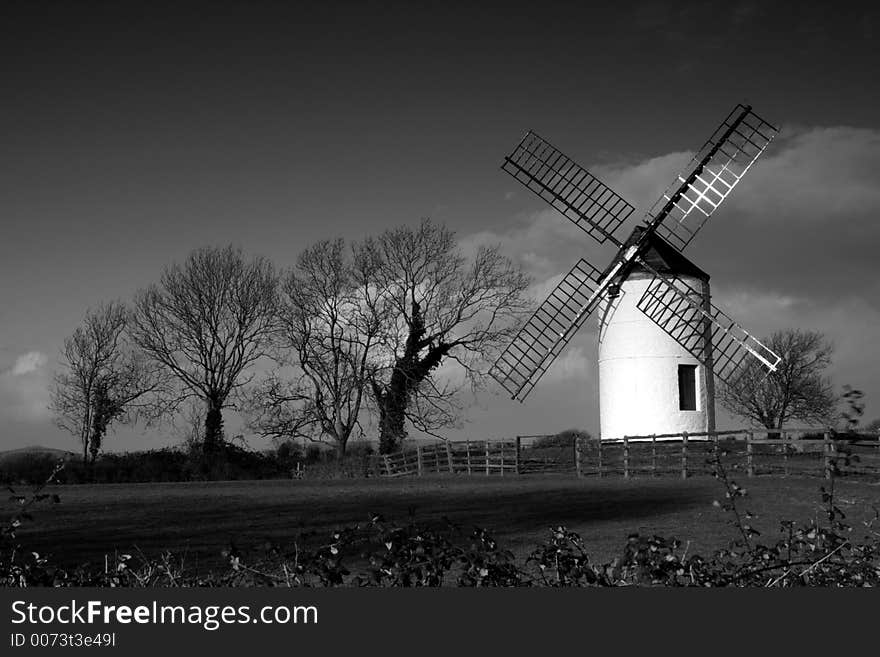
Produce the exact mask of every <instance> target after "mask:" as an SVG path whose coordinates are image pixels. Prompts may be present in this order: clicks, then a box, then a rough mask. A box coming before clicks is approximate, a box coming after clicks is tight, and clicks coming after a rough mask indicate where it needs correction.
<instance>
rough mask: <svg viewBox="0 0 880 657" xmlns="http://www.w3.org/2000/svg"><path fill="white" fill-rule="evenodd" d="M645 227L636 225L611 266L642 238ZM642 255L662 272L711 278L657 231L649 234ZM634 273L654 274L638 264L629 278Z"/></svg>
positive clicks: (638, 274)
mask: <svg viewBox="0 0 880 657" xmlns="http://www.w3.org/2000/svg"><path fill="white" fill-rule="evenodd" d="M645 229H646V228H645V226H636V227H635V228H634V229H633V232H632V234H631V235H630V236H629V238H628V239H627V240H626V242H624V244H623V246H621V247H620V251H619V252H618V254H617V257H616V258H615V260H614V261H613V262H612V265H611V266H613V265H614V262H617V259H619V258H620V257H622V256H623V253H624V252H625V251H626V250H627V249H628V248H629V247H631V246H633V245H634V244H635V243H636V242H638V241H639V240H640V239H641V238H642V235H643V233H644V232H645ZM641 257H642V259H643V260H644V261H645V262H647V263H648V265H650V266H651V267H653V268H654V269H655V270H656V271H658V272H660V273H661V274H669V275H676V276H688V277H692V278H696V279H699V280H701V281H708V280H709V274H707V273H706V272H704V271H703V270H702V269H700V268H699V267H697V266H696V265H695V264H694V263H692V262H691V261H690V260H688V259H687V258H686V257H685V256H684V255H683V254H682V253H681V251H679V250H678V249H676V248H675V247H674V246H672V245H671V244H669V242H667V241H666V240H664V239H663V238H662V237H660V236H659V235H657V233H656V232H655V231H652V232H651V234H650V235H649V236H648V242H647V245H646V246H645V247H644V248H643V249H642V253H641ZM610 269H611V267H609V269H608V270H607V271H610ZM634 275H635V276H636V277H637V278H641V277H642V276H644V275H650V276H653V274H651V272H649V271H648V270H647V269H645V268H644V267H642V266H641V265H638V264H636V265H634V266H633V267H632V269H631V270H630V273H629V274H628V276H627V278H629V277H632V276H634Z"/></svg>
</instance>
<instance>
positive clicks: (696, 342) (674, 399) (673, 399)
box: [490, 105, 780, 439]
mask: <svg viewBox="0 0 880 657" xmlns="http://www.w3.org/2000/svg"><path fill="white" fill-rule="evenodd" d="M776 133H777V130H776V128H774V127H773V126H772V125H770V124H769V123H767V122H766V121H764V120H763V119H761V118H760V117H758V116H757V115H756V114H755V113H754V112H752V109H751V107H749V106H743V105H737V107H736V108H734V110H733V111H732V112H731V113H730V114H729V115H728V117H727V118H726V119H725V120H724V122H723V123H722V124H721V125H720V126H719V127H718V129H717V130H716V131H715V132H714V133H713V134H712V136H711V137H710V138H709V140H708V141H707V142H706V143H705V144H704V145H703V147H702V148H701V149H700V150H699V151H698V152H697V154H696V156H695V157H694V158H693V160H691V162H690V163H689V165H688V166H687V168H686V169H685V170H684V171H683V172H682V173H681V174H679V175H678V176H677V177H676V179H675V180H674V181H673V183H672V185H670V187H669V188H668V189H667V190H666V192H664V194H663V195H662V196H661V197H660V199H659V200H658V201H657V202H656V203H655V204H654V205H653V206H652V207H651V208H650V209H649V210H648V211H647V213H646V215H645V223H644V225H639V226H636V227H635V229H634V230H633V231H632V233H631V234H630V235H629V237H628V238H627V239H626V240H623V241H622V240H621V239H619V237H617V236H616V235H615V234H616V233H617V231H618V229H619V228H620V227H621V225H622V224H623V222H624V221H625V220H626V219H627V218H628V217H629V216H630V214H632V212H633V207H632V206H631V205H630V204H629V203H627V202H626V201H624V200H623V199H622V198H621V197H620V196H618V195H617V194H615V193H614V192H613V191H612V190H611V189H609V188H608V187H607V186H605V185H604V184H602V183H601V182H600V181H599V180H598V179H596V178H595V177H594V176H593V175H591V174H590V173H589V172H588V171H586V170H585V169H583V168H582V167H580V166H579V165H578V164H577V163H575V162H574V161H572V160H571V159H569V158H568V157H566V156H565V155H563V154H562V153H561V152H560V151H559V150H558V149H556V148H555V147H554V146H553V145H551V144H550V143H549V142H547V141H545V140H544V139H542V138H541V137H539V136H538V135H536V134H535V133H534V132H529V133H527V134H526V136H525V137H524V138H523V139H522V141H521V142H520V143H519V145H518V146H517V147H516V149H514V151H513V153H511V155H509V156H508V157H506V158H505V160H504V163H503V164H502V167H501V168H502V169H503V170H504V171H506V172H507V173H509V174H511V175H512V176H513V177H515V178H516V179H517V180H519V181H520V182H521V183H523V184H524V185H525V186H526V187H527V188H528V189H530V190H531V191H533V192H534V193H536V194H537V195H538V196H540V197H541V198H543V199H545V200H546V201H548V202H549V203H550V204H551V205H552V206H553V207H554V208H556V209H557V210H559V211H560V212H561V213H562V214H564V215H565V216H566V217H567V218H568V219H570V220H571V221H573V222H574V223H575V225H577V226H578V227H579V228H581V229H583V230H584V231H585V232H586V233H587V234H588V235H590V236H591V237H593V238H594V239H596V240H597V241H598V242H599V243H600V244H601V243H604V242H606V241H608V242H611V243H612V244H614V245H615V246H616V247H617V249H618V250H617V253H616V255H615V256H614V257H613V258H612V260H611V262H610V264H609V265H608V266H607V267H606V268H605V269H604V270H603V271H600V270H599V269H597V268H596V267H594V266H593V265H591V264H590V263H589V262H587V261H586V260H584V259H581V260H580V261H578V263H577V264H575V266H574V267H573V268H572V269H571V271H570V272H568V274H566V275H565V277H564V278H563V279H562V281H561V282H560V283H559V285H558V286H557V287H556V288H555V289H554V290H553V291H552V292H551V293H550V295H549V296H548V297H547V298H546V299H545V300H544V302H543V303H542V304H541V305H540V306H539V307H538V309H537V311H535V313H534V314H533V315H532V317H531V318H530V319H529V321H528V322H527V323H526V324H525V326H524V327H523V328H522V330H521V331H520V332H519V334H517V336H516V337H515V338H514V340H513V341H512V342H511V343H510V345H508V347H507V349H505V350H504V352H503V353H502V354H501V356H500V357H499V358H498V360H497V361H496V362H495V364H494V366H493V367H492V369H491V371H490V373H491V374H492V376H493V377H494V378H495V379H496V380H497V381H498V382H499V383H501V385H502V386H503V387H504V388H505V389H506V390H507V391H508V392H509V393H510V394H511V397H512V398H513V399H517V400H519V401H523V400H524V399H525V398H526V396H527V395H528V394H529V393H530V392H531V391H532V389H533V388H534V386H535V384H536V383H537V382H538V380H539V379H540V378H541V376H543V374H544V372H546V371H547V369H548V368H549V367H550V365H551V363H552V362H553V361H554V360H555V358H556V356H558V355H559V353H560V352H561V351H562V349H563V348H564V347H565V345H566V344H568V342H569V341H570V340H571V338H572V336H573V335H574V333H575V332H576V331H577V330H578V328H580V327H581V326H582V325H583V323H584V321H586V319H587V317H589V316H590V315H591V314H592V313H593V311H594V310H597V309H598V311H599V312H598V320H599V390H600V393H599V414H600V423H601V437H602V438H603V439H615V438H621V437H623V436H627V435H629V436H632V435H645V434H654V433H658V434H659V433H681V432H684V431H687V432H703V431H712V430H714V428H715V426H714V423H715V397H714V388H715V380H716V379H717V380H720V381H722V382H726V383H730V382H731V381H733V380H734V379H735V378H736V377H737V376H739V375H740V373H741V372H742V371H743V370H744V369H745V368H746V367H747V366H748V362H747V357H748V355H751V356H753V357H754V358H756V359H757V361H758V362H760V363H761V364H762V365H763V366H764V367H766V368H767V369H768V370H769V371H775V369H776V366H777V365H778V363H779V361H780V357H779V356H778V355H776V354H775V353H773V352H772V351H770V350H769V349H768V348H767V347H765V346H764V345H763V344H761V343H760V342H759V341H758V340H756V339H755V338H754V337H752V336H751V335H750V334H749V333H748V332H747V331H745V330H744V329H742V328H741V327H740V326H739V325H738V324H736V323H735V322H733V320H731V319H730V318H729V317H728V316H727V315H726V314H724V313H723V312H722V311H721V310H719V309H718V308H717V307H716V306H714V305H713V304H712V303H711V300H710V293H709V276H708V274H706V273H705V272H703V271H702V270H701V269H699V268H698V267H697V266H696V265H694V264H693V263H692V262H691V261H690V260H688V259H687V258H686V257H685V256H684V255H683V254H682V251H683V250H684V248H685V247H686V246H687V245H688V244H690V242H691V240H692V239H693V238H694V236H695V235H696V233H697V232H698V231H699V230H700V228H702V226H703V224H705V222H706V220H707V219H708V218H709V216H710V215H711V214H712V213H713V212H714V211H715V209H716V208H717V207H718V206H719V205H720V204H721V202H722V201H723V200H724V199H725V198H726V197H727V195H728V194H729V193H730V191H731V190H732V189H733V187H734V186H735V185H736V184H737V183H738V182H739V180H740V179H741V178H742V177H743V176H744V175H745V173H746V171H748V169H749V167H750V166H751V165H752V164H753V163H754V161H755V160H756V159H757V158H758V156H759V155H760V154H761V153H762V152H763V151H764V149H765V148H766V147H767V145H768V144H769V143H770V141H771V140H772V139H773V137H774V136H775V135H776Z"/></svg>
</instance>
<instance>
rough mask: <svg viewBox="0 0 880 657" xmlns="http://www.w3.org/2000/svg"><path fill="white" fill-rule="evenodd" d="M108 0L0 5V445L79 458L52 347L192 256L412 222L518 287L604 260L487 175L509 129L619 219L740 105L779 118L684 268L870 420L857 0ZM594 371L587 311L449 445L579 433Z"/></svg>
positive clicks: (876, 406)
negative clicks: (498, 256)
mask: <svg viewBox="0 0 880 657" xmlns="http://www.w3.org/2000/svg"><path fill="white" fill-rule="evenodd" d="M123 4H124V3H107V4H106V5H105V4H101V3H45V2H40V1H39V0H33V1H28V2H16V1H8V2H4V3H3V4H2V6H0V76H2V78H0V80H2V88H3V90H4V101H3V103H2V104H0V131H2V142H0V143H2V144H3V148H2V149H0V227H2V239H0V449H7V448H15V447H21V446H25V445H34V444H40V445H46V446H52V447H67V448H70V449H74V450H75V449H76V448H77V446H76V442H75V440H74V439H73V438H72V437H71V436H69V435H67V434H64V433H63V432H61V430H59V429H57V428H55V427H54V425H53V423H52V419H51V416H50V414H49V412H48V410H47V409H46V402H47V400H48V385H49V382H50V381H51V377H52V372H53V371H54V370H55V369H56V368H57V367H58V357H59V352H60V348H61V345H62V342H63V339H64V337H65V336H66V335H69V334H70V333H71V332H72V331H73V329H74V328H75V327H76V326H77V325H78V323H79V322H80V321H81V319H82V316H83V314H84V312H85V311H86V309H87V308H88V307H90V306H94V305H95V304H97V303H99V302H101V301H105V300H109V299H130V298H131V297H132V296H133V295H134V293H135V292H136V291H137V290H138V289H140V288H142V287H144V286H146V285H147V284H149V283H150V282H152V281H154V280H156V279H157V278H158V276H159V274H160V272H161V270H162V268H163V267H165V266H166V265H168V264H169V263H171V262H174V261H179V260H181V259H182V258H184V257H185V256H186V254H187V253H188V252H189V251H190V250H191V249H194V248H197V247H200V246H206V245H223V244H226V243H230V242H231V243H234V244H237V245H240V246H242V247H243V248H244V249H245V250H246V251H247V252H248V253H252V254H260V255H264V256H267V257H269V258H271V259H272V260H273V261H274V262H275V263H276V264H277V265H278V266H280V267H285V266H289V265H290V264H292V263H293V261H294V260H295V258H296V255H297V254H298V252H299V251H300V250H301V249H303V248H304V247H306V246H308V245H309V244H312V243H314V242H315V241H317V240H320V239H324V238H333V237H337V236H341V237H345V238H348V239H353V240H355V239H360V238H362V237H364V236H365V235H369V234H376V233H378V232H381V231H382V230H384V229H386V228H388V227H392V226H397V225H413V226H415V225H417V224H418V222H419V221H420V219H421V218H422V217H431V218H432V219H435V220H437V221H442V222H444V223H446V224H447V225H448V226H450V227H451V228H452V229H454V230H455V231H456V233H457V234H458V235H459V237H460V239H461V240H462V243H463V246H464V247H465V248H471V247H473V246H475V245H478V244H484V243H501V244H502V247H503V249H504V251H505V253H507V254H508V255H510V256H511V257H512V258H514V259H516V260H517V261H518V262H520V263H522V264H523V265H524V266H525V267H526V268H527V269H528V271H529V273H530V274H531V275H532V276H533V277H534V279H535V287H534V291H535V292H536V293H537V294H540V293H542V292H544V291H547V290H548V289H550V287H551V286H552V284H553V282H554V281H555V280H558V277H559V276H560V275H561V274H562V273H564V272H565V271H567V270H568V269H569V268H570V267H571V265H572V264H573V262H574V261H575V260H576V259H577V258H579V257H586V258H587V259H588V260H590V261H591V262H593V263H594V264H596V265H597V266H599V267H600V268H602V267H604V263H605V262H607V259H608V258H610V257H611V255H612V254H611V253H609V252H607V251H604V250H602V248H601V247H598V246H597V245H595V244H594V243H593V242H592V240H591V239H590V238H589V237H587V236H586V235H585V234H583V233H582V232H581V231H579V230H578V229H576V228H574V227H572V226H571V225H569V224H568V222H567V220H566V219H564V218H563V217H562V216H561V215H558V214H556V213H555V212H554V211H552V210H549V209H547V207H546V205H545V204H544V203H543V201H541V200H540V199H537V198H535V197H533V196H532V195H531V194H530V193H529V192H528V191H526V190H525V189H524V188H522V187H520V186H519V184H518V183H517V182H515V181H514V180H513V179H511V178H509V177H508V176H507V175H506V174H504V173H503V172H501V171H500V169H499V165H500V163H501V161H502V158H503V156H504V155H505V154H507V153H509V152H510V151H511V150H512V148H513V147H514V146H515V145H516V143H517V142H518V140H519V138H520V137H521V136H522V134H523V133H524V132H525V131H526V130H528V129H534V130H536V131H537V132H539V133H540V134H541V135H542V136H545V137H546V138H548V139H550V140H551V141H552V142H553V143H555V144H556V145H557V146H559V147H560V148H562V150H564V151H565V152H566V153H567V154H568V155H569V156H570V157H572V158H573V159H575V160H576V161H578V162H579V163H580V164H582V165H583V166H586V167H588V168H589V169H590V170H591V171H593V172H594V173H595V174H596V175H598V176H599V177H600V178H601V179H602V180H603V181H604V182H605V183H606V184H608V185H609V186H611V187H612V188H613V189H614V190H615V191H617V192H618V193H619V194H621V195H622V196H623V197H624V198H626V199H627V200H629V201H630V202H631V203H632V204H633V205H635V206H636V208H637V212H636V213H635V214H634V215H633V218H632V219H631V220H630V221H632V222H635V221H637V220H638V219H637V217H638V218H640V217H641V216H642V214H643V212H644V210H645V209H646V208H647V207H649V206H650V205H651V204H652V203H653V202H654V200H656V198H657V197H658V196H659V194H660V192H661V191H662V190H663V189H665V187H666V186H667V185H668V184H669V182H670V180H671V179H672V177H673V176H674V175H675V173H676V172H677V170H678V169H679V168H680V167H681V166H683V165H684V164H685V163H686V161H687V160H688V159H689V157H690V155H691V154H692V152H693V150H694V149H696V148H698V147H699V146H700V145H702V143H703V141H704V140H705V139H706V138H707V137H708V136H709V134H711V132H712V131H713V130H714V128H715V127H716V125H717V124H718V123H719V122H720V121H721V120H722V119H723V118H724V117H725V116H726V115H727V113H728V112H729V111H730V109H732V108H733V106H734V105H736V104H737V103H739V102H747V103H750V104H752V105H753V106H754V108H755V111H756V112H757V113H758V114H760V115H761V116H762V117H763V118H765V119H767V120H768V121H770V122H771V123H773V124H775V125H778V126H780V127H781V128H782V130H781V133H780V135H779V137H778V138H777V139H776V140H775V141H774V142H773V143H772V144H771V145H770V147H769V148H768V149H767V151H766V153H765V155H764V156H763V157H762V158H761V159H760V160H759V161H758V163H757V164H756V165H755V167H754V168H753V169H752V171H750V173H749V175H748V176H747V178H746V179H745V180H744V181H743V182H742V183H741V184H740V185H739V186H738V187H737V188H736V189H735V190H734V192H733V193H732V194H731V196H730V197H729V198H728V199H727V201H726V202H725V203H724V205H723V206H722V207H721V209H719V210H718V212H717V213H716V214H715V215H714V216H713V217H712V219H710V222H709V223H708V224H707V226H706V227H705V228H704V229H703V231H702V232H701V233H700V235H699V236H698V237H697V239H696V240H695V242H694V243H693V244H692V245H691V246H690V247H689V249H688V256H689V257H690V258H691V259H692V260H693V261H694V262H695V263H696V264H697V265H698V266H700V267H701V268H702V269H704V270H706V271H708V272H709V273H710V274H711V276H712V290H713V297H714V299H715V302H716V303H717V304H718V305H720V306H722V307H723V308H724V309H725V310H727V311H728V312H729V314H731V315H732V316H733V317H734V318H735V319H736V320H737V321H739V323H741V324H742V325H744V326H745V327H746V328H747V329H749V330H750V331H751V332H753V333H755V334H757V335H766V334H768V333H770V332H772V331H775V330H779V329H785V328H792V327H799V328H803V329H809V330H819V331H822V332H824V333H825V334H826V335H827V336H828V337H829V339H831V340H832V341H833V342H834V344H835V346H836V352H835V358H834V365H833V368H832V370H831V371H830V374H831V375H832V377H833V380H834V382H835V384H836V385H837V386H838V387H840V386H842V385H843V384H849V385H851V386H854V387H857V388H860V389H862V390H864V392H865V394H866V397H865V401H866V406H867V408H866V416H867V417H868V418H869V419H870V418H874V417H880V349H878V347H877V344H876V342H877V338H878V333H880V332H878V326H880V261H878V257H877V250H876V247H877V245H878V244H880V221H878V219H880V183H878V180H880V118H878V117H880V112H878V109H880V108H878V105H880V99H878V96H877V94H876V85H875V83H874V77H875V73H876V68H877V64H878V62H880V51H878V41H877V39H878V28H880V11H878V10H877V9H876V8H874V9H861V8H858V7H857V6H850V5H847V4H845V3H839V4H838V5H836V6H835V8H834V12H827V11H824V10H823V8H822V7H821V6H820V7H812V6H809V3H792V4H786V3H772V6H770V5H771V3H762V2H699V3H676V4H673V3H666V4H665V5H660V4H658V3H654V2H627V1H625V0H622V1H620V2H615V3H613V4H612V3H606V4H607V6H606V7H604V8H601V9H596V8H593V7H590V8H586V6H585V5H586V3H556V2H545V3H532V4H531V5H530V6H525V7H519V6H517V5H516V4H514V3H509V2H508V3H489V2H486V3H463V4H460V5H459V4H456V3H451V2H445V3H437V4H428V3H425V4H422V3H400V4H397V3H393V2H381V3H379V2H359V3H351V4H348V3H330V2H317V3H307V2H297V3H258V2H248V3H224V2H214V3H210V4H204V5H187V6H186V8H182V5H183V4H184V3H175V4H173V5H168V6H167V7H166V6H162V5H161V3H143V4H141V5H140V6H139V8H138V9H134V8H133V7H132V6H128V7H123ZM595 358H596V355H595V326H593V325H592V323H591V324H590V325H588V326H585V327H584V329H583V330H582V331H581V333H579V334H578V335H577V336H576V338H575V339H574V341H573V342H572V344H571V345H570V346H569V348H568V349H567V350H566V352H564V353H563V354H562V356H561V358H560V361H559V362H557V363H556V364H555V365H554V367H553V368H552V369H551V370H550V372H549V373H548V374H547V376H546V378H545V380H544V381H542V383H541V384H540V385H539V386H538V388H536V390H535V391H534V392H533V393H532V395H531V396H530V397H529V399H528V400H527V401H526V402H525V403H524V404H519V403H517V402H513V401H511V400H509V399H508V398H507V397H506V396H504V395H503V394H501V393H502V392H503V391H502V390H501V389H500V387H499V386H496V385H494V384H492V385H490V386H489V389H488V390H487V391H486V392H485V393H482V394H480V395H479V396H478V397H477V398H476V399H473V400H469V403H472V405H471V406H470V407H469V408H468V410H467V413H466V418H465V419H466V420H467V422H466V423H465V424H464V425H463V427H462V428H461V429H458V430H456V431H453V432H450V436H451V437H454V438H459V437H461V438H463V437H471V438H476V439H479V438H495V437H509V436H512V435H516V434H544V433H553V432H556V431H559V430H563V429H566V428H572V427H580V428H584V429H587V430H591V431H594V432H595V431H596V429H597V427H598V407H597V401H596V398H597V397H596V373H595V370H596V363H595ZM719 424H723V422H719ZM727 426H730V425H729V424H728V425H727ZM735 426H738V425H735ZM176 440H178V438H175V433H174V432H173V431H170V430H166V431H161V432H155V431H144V430H140V429H134V430H132V429H125V430H121V431H119V432H117V433H116V435H114V436H112V437H111V438H110V440H109V441H108V444H107V446H108V448H112V449H118V450H129V449H145V448H155V447H161V446H164V445H167V444H170V443H173V442H175V441H176ZM252 444H255V445H258V444H259V443H258V442H253V441H252Z"/></svg>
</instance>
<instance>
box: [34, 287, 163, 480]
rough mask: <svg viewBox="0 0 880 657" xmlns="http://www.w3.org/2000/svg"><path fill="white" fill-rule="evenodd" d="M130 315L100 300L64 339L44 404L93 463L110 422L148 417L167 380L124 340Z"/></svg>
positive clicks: (157, 406) (157, 410)
mask: <svg viewBox="0 0 880 657" xmlns="http://www.w3.org/2000/svg"><path fill="white" fill-rule="evenodd" d="M129 318H130V315H129V311H128V310H127V308H126V307H125V305H124V304H122V303H120V302H118V301H114V302H110V303H107V304H102V305H100V306H98V307H97V308H96V309H94V310H89V311H88V312H87V313H86V316H85V319H84V320H83V323H82V325H81V326H79V327H77V328H76V330H75V331H74V332H73V334H72V335H70V336H69V337H68V338H66V339H65V340H64V348H63V350H62V353H61V357H62V365H63V369H62V370H60V371H58V372H56V373H55V377H54V383H53V386H52V389H51V391H50V403H49V407H50V409H51V410H52V411H53V413H54V415H55V422H56V424H57V425H58V426H59V427H61V428H63V429H65V430H67V431H69V432H70V433H71V434H73V435H74V436H75V437H77V438H78V439H79V440H80V443H81V445H82V453H83V462H86V463H88V462H89V461H90V460H91V462H92V463H94V462H95V460H96V459H97V456H98V453H99V451H100V450H101V446H102V444H103V440H104V437H105V436H106V434H107V430H108V429H109V428H110V427H111V425H112V424H113V423H114V422H129V421H133V420H135V419H138V418H144V419H147V420H152V419H155V417H156V416H157V415H158V414H159V413H160V411H161V408H162V401H163V394H162V393H164V392H166V391H167V388H166V385H165V384H166V381H165V379H164V378H163V376H162V373H161V372H160V371H159V370H158V369H157V368H156V367H154V366H153V365H152V364H150V363H149V362H148V361H147V359H145V358H144V356H143V354H142V353H140V352H139V351H138V350H136V349H134V348H133V347H132V345H131V344H130V343H129V341H128V339H127V337H126V333H125V331H126V327H127V326H128V322H129Z"/></svg>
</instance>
